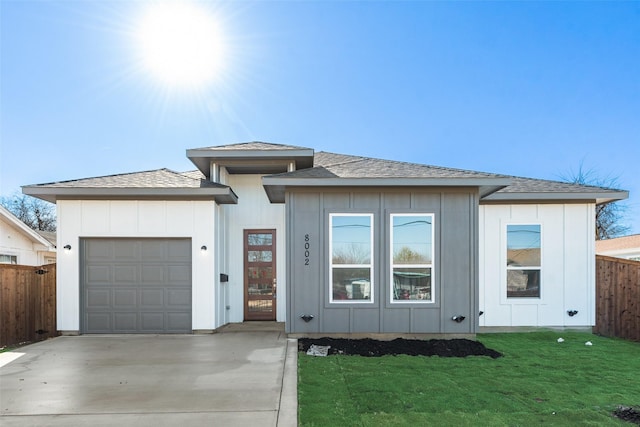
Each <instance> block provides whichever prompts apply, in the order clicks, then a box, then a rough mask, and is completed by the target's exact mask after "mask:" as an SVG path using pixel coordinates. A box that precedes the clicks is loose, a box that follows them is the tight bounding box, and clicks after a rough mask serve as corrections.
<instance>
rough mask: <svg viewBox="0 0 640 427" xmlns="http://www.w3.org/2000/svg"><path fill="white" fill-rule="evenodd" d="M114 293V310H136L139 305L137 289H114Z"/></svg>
mask: <svg viewBox="0 0 640 427" xmlns="http://www.w3.org/2000/svg"><path fill="white" fill-rule="evenodd" d="M112 292H113V308H114V309H116V310H121V309H125V308H135V307H136V306H137V305H138V290H137V289H135V288H132V289H113V291H112Z"/></svg>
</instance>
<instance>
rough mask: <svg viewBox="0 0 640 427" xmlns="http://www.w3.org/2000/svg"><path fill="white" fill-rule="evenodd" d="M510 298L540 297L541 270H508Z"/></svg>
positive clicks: (508, 294) (508, 293)
mask: <svg viewBox="0 0 640 427" xmlns="http://www.w3.org/2000/svg"><path fill="white" fill-rule="evenodd" d="M507 296H508V297H534V298H539V297H540V270H507Z"/></svg>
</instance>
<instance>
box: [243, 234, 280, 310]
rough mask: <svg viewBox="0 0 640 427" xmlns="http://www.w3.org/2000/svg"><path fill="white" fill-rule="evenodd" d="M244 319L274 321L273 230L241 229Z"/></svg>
mask: <svg viewBox="0 0 640 427" xmlns="http://www.w3.org/2000/svg"><path fill="white" fill-rule="evenodd" d="M244 320H276V230H244Z"/></svg>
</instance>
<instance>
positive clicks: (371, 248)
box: [328, 212, 376, 305]
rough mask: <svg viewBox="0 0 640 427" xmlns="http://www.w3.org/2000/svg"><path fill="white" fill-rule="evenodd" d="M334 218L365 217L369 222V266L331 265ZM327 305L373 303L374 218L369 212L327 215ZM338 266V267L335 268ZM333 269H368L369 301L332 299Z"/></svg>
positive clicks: (331, 213) (332, 213)
mask: <svg viewBox="0 0 640 427" xmlns="http://www.w3.org/2000/svg"><path fill="white" fill-rule="evenodd" d="M334 217H367V218H369V222H370V230H369V254H370V262H369V264H334V263H333V218H334ZM328 228H329V230H328V231H329V233H328V234H329V238H328V241H329V245H328V246H329V254H328V257H329V262H328V265H329V280H328V283H329V286H328V288H329V304H340V305H342V304H369V305H372V304H374V303H375V269H374V266H375V256H376V254H375V233H374V228H375V216H374V214H373V213H371V212H330V213H329V226H328ZM336 266H338V267H336ZM334 268H338V269H340V268H344V269H347V268H363V269H364V268H368V269H369V278H370V280H369V294H370V295H369V299H357V300H354V299H344V300H342V299H334V297H333V271H334Z"/></svg>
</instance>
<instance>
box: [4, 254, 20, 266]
mask: <svg viewBox="0 0 640 427" xmlns="http://www.w3.org/2000/svg"><path fill="white" fill-rule="evenodd" d="M0 264H18V257H17V256H16V255H0Z"/></svg>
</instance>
